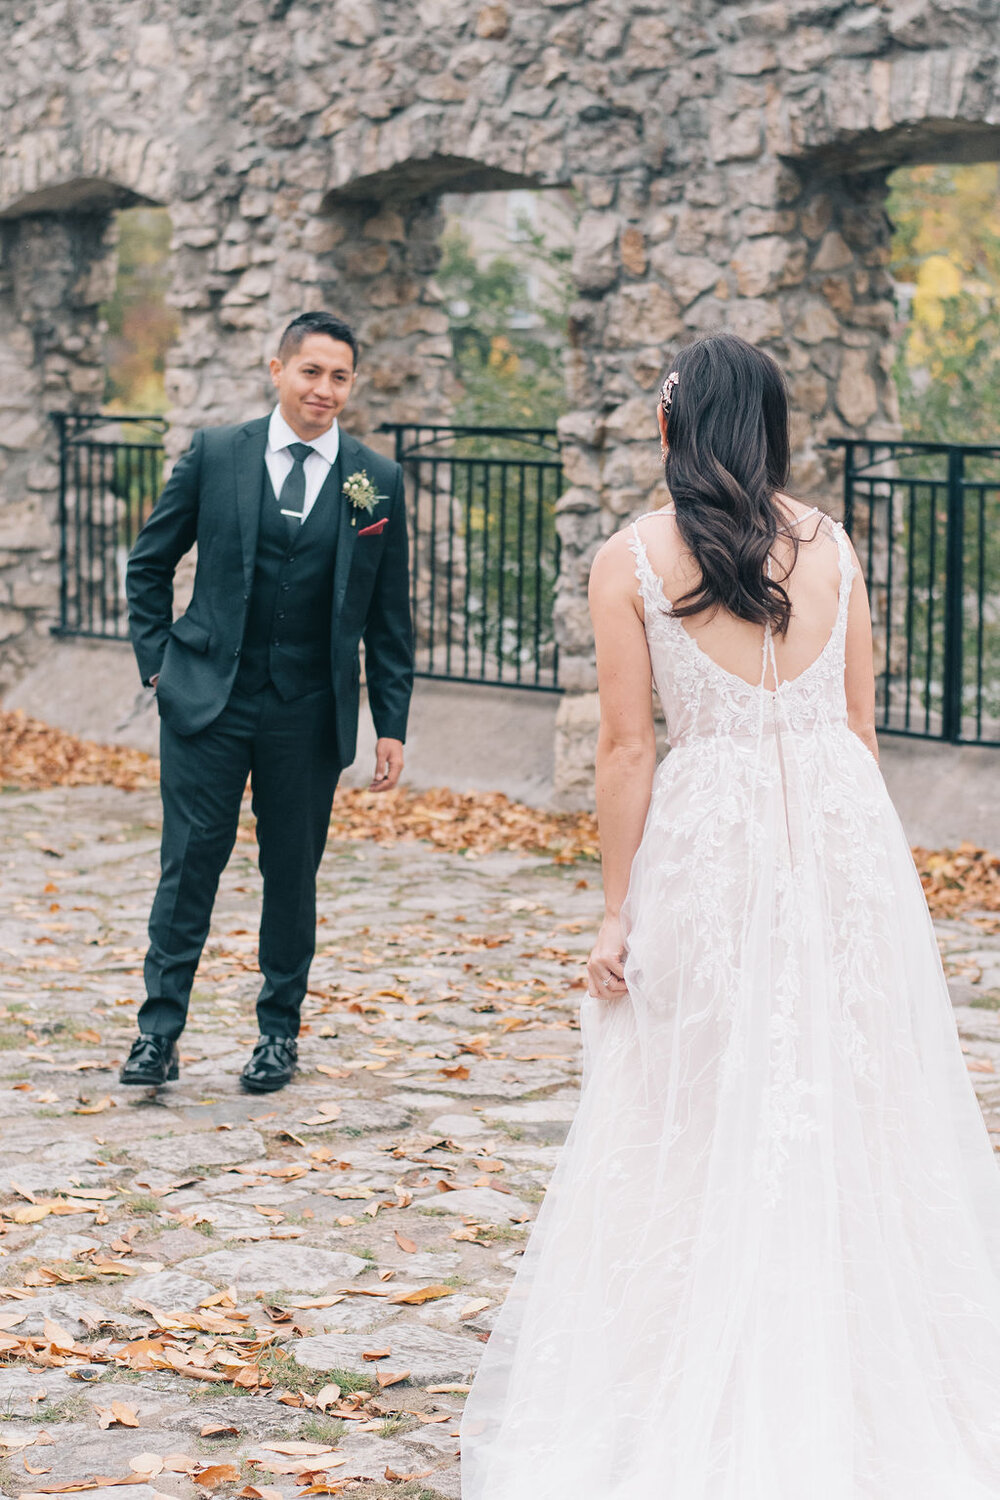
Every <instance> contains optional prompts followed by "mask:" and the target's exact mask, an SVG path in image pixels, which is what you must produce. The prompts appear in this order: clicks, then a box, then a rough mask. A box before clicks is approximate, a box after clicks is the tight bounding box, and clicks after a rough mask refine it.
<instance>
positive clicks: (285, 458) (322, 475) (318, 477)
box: [264, 406, 340, 521]
mask: <svg viewBox="0 0 1000 1500" xmlns="http://www.w3.org/2000/svg"><path fill="white" fill-rule="evenodd" d="M301 442H302V439H301V438H300V437H299V435H298V433H296V432H293V431H292V429H291V428H290V427H289V425H288V423H287V422H286V421H285V419H284V417H283V416H282V415H281V407H280V406H276V407H275V408H274V411H273V412H272V413H271V420H270V422H269V423H268V426H267V448H266V450H265V452H264V462H265V463H266V464H267V472H268V474H269V475H270V477H271V485H272V488H273V489H274V493H275V495H276V496H279V497H280V495H281V486H282V485H283V484H284V482H285V480H286V479H287V478H288V475H289V473H290V472H291V468H292V464H293V463H294V459H293V458H292V455H291V454H290V453H289V451H288V448H289V445H290V444H291V443H301ZM308 446H309V447H310V448H311V449H312V450H313V451H312V452H311V453H310V455H309V457H308V458H307V459H306V461H305V463H304V464H303V466H302V467H303V469H304V471H305V476H306V496H305V501H304V502H303V506H302V519H303V521H304V520H305V518H306V516H307V515H308V514H309V512H310V511H311V510H312V508H313V506H314V505H315V504H316V497H317V495H318V494H319V492H320V490H321V489H322V488H323V483H324V481H325V479H326V476H327V475H328V474H329V472H330V469H331V467H332V466H333V464H334V463H336V461H337V454H338V453H339V452H340V428H339V427H338V426H337V421H336V418H334V420H333V421H332V422H331V423H330V426H329V427H328V428H327V429H326V431H325V432H323V433H320V435H319V437H318V438H313V440H312V442H311V443H310V444H309V445H308Z"/></svg>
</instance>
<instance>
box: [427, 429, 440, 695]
mask: <svg viewBox="0 0 1000 1500" xmlns="http://www.w3.org/2000/svg"><path fill="white" fill-rule="evenodd" d="M437 492H438V459H437V458H436V457H435V458H432V459H431V531H430V544H429V552H430V560H431V566H430V574H431V597H430V603H429V605H428V619H427V665H428V668H429V670H430V671H432V672H433V670H434V624H435V613H434V611H435V605H436V603H437Z"/></svg>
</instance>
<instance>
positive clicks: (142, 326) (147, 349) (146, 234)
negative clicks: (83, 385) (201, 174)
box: [100, 204, 180, 416]
mask: <svg viewBox="0 0 1000 1500" xmlns="http://www.w3.org/2000/svg"><path fill="white" fill-rule="evenodd" d="M171 234H172V226H171V219H170V212H169V210H168V209H166V208H160V207H157V206H153V205H146V204H142V205H135V206H132V207H126V208H123V209H121V210H119V212H118V213H117V214H116V222H115V237H116V248H117V257H116V275H115V282H114V287H113V289H112V292H111V295H110V296H109V297H108V298H107V300H106V301H104V302H103V303H102V304H101V307H100V317H101V321H102V323H103V325H104V365H105V383H104V392H103V396H102V400H101V406H102V408H103V409H104V410H106V411H108V412H112V413H117V412H124V413H129V414H143V415H147V414H148V415H153V416H160V415H162V414H163V413H164V412H165V411H166V409H167V404H168V398H167V387H166V369H167V363H168V358H169V353H170V349H171V347H172V345H173V344H174V342H175V340H176V338H177V335H178V332H179V328H180V319H179V316H178V313H177V311H176V309H174V308H173V307H172V306H171V303H170V299H169V293H170V282H171V254H170V246H171Z"/></svg>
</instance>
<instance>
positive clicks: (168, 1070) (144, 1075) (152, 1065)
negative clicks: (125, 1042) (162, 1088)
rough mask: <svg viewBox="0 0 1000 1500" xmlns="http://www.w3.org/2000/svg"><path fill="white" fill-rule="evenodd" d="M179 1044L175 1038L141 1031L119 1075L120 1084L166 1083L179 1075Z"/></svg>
mask: <svg viewBox="0 0 1000 1500" xmlns="http://www.w3.org/2000/svg"><path fill="white" fill-rule="evenodd" d="M178 1072H179V1068H178V1065H177V1043H176V1042H175V1041H174V1039H173V1037H169V1036H153V1035H152V1034H151V1033H149V1032H145V1031H141V1032H140V1033H139V1035H138V1036H137V1037H136V1039H135V1041H134V1042H133V1043H132V1051H131V1052H130V1053H129V1055H128V1057H127V1058H126V1060H125V1063H124V1065H123V1067H122V1070H121V1072H120V1073H119V1074H118V1081H119V1083H144V1084H154V1085H155V1084H158V1083H166V1082H167V1081H168V1079H169V1080H170V1081H173V1079H175V1078H176V1077H177V1075H178Z"/></svg>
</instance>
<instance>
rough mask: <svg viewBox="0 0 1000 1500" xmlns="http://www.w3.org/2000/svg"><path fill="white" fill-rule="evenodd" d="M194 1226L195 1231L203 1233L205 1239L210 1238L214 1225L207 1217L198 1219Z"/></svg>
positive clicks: (213, 1232) (213, 1231)
mask: <svg viewBox="0 0 1000 1500" xmlns="http://www.w3.org/2000/svg"><path fill="white" fill-rule="evenodd" d="M194 1227H195V1230H196V1232H197V1233H198V1234H203V1235H204V1236H205V1238H206V1239H207V1240H210V1239H211V1238H212V1236H213V1235H214V1234H215V1225H214V1224H210V1223H209V1221H208V1220H207V1219H199V1220H198V1222H197V1224H196V1225H195V1226H194Z"/></svg>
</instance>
